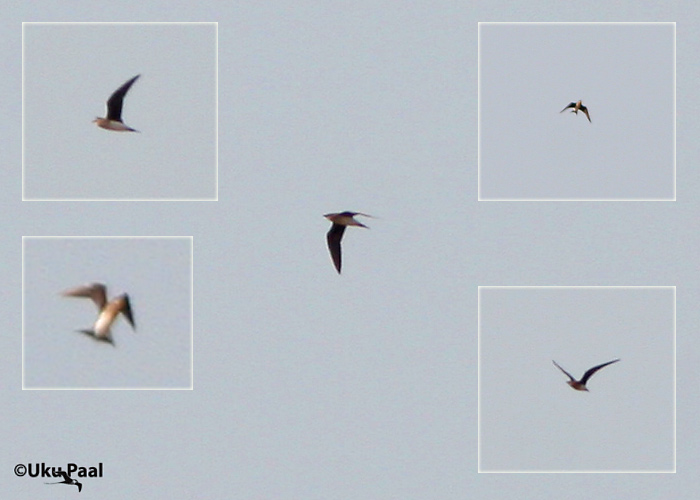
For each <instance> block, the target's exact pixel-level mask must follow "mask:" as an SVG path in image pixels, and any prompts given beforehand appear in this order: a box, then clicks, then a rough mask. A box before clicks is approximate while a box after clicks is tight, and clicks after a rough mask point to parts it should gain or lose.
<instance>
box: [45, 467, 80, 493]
mask: <svg viewBox="0 0 700 500" xmlns="http://www.w3.org/2000/svg"><path fill="white" fill-rule="evenodd" d="M61 475H62V476H63V481H59V482H57V483H44V484H74V485H76V486H77V487H78V493H80V492H81V491H82V490H83V483H80V482H78V481H77V480H76V479H73V478H71V477H70V476H69V475H68V473H67V472H65V471H61Z"/></svg>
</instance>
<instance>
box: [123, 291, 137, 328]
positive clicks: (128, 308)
mask: <svg viewBox="0 0 700 500" xmlns="http://www.w3.org/2000/svg"><path fill="white" fill-rule="evenodd" d="M122 314H123V315H124V317H125V318H126V320H127V321H128V322H129V324H130V325H131V328H133V329H134V331H136V323H134V313H133V312H132V311H131V303H130V302H129V296H128V295H127V294H124V307H123V309H122Z"/></svg>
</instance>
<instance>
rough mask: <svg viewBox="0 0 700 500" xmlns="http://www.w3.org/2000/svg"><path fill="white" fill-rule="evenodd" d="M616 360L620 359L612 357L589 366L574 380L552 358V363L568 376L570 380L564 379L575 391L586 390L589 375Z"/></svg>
mask: <svg viewBox="0 0 700 500" xmlns="http://www.w3.org/2000/svg"><path fill="white" fill-rule="evenodd" d="M618 361H620V360H619V359H613V360H612V361H608V362H607V363H603V364H602V365H598V366H594V367H593V368H591V369H590V370H588V371H587V372H586V373H584V374H583V377H581V380H576V379H575V378H574V377H572V376H571V374H570V373H569V372H567V371H566V370H564V369H563V368H562V367H561V366H559V365H558V364H557V362H556V361H554V360H552V363H554V364H555V366H556V367H557V368H559V369H560V370H561V371H563V372H564V374H565V375H566V376H567V377H569V379H570V380H567V381H566V383H567V384H569V385H570V386H571V387H573V388H574V389H576V390H577V391H588V389H586V382H588V379H589V378H591V376H592V375H593V374H594V373H595V372H597V371H598V370H600V369H601V368H603V367H606V366H608V365H611V364H613V363H617V362H618Z"/></svg>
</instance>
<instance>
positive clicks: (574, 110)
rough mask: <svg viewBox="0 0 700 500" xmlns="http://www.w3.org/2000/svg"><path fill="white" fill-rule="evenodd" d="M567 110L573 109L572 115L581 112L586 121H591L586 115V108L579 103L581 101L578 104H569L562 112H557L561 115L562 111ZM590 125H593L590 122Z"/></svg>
mask: <svg viewBox="0 0 700 500" xmlns="http://www.w3.org/2000/svg"><path fill="white" fill-rule="evenodd" d="M569 108H574V109H573V110H572V111H571V112H572V113H576V114H578V112H579V111H583V112H584V113H585V114H586V118H588V121H589V122H590V121H591V117H590V115H589V114H588V108H587V107H586V106H584V105H583V104H582V103H581V101H578V102H570V103H569V105H568V106H566V107H565V108H564V109H562V110H561V111H559V112H560V113H563V112H564V111H566V110H567V109H569ZM591 123H593V122H591Z"/></svg>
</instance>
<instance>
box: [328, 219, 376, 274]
mask: <svg viewBox="0 0 700 500" xmlns="http://www.w3.org/2000/svg"><path fill="white" fill-rule="evenodd" d="M356 215H361V216H363V217H372V216H371V215H367V214H363V213H360V212H340V213H338V214H326V215H324V217H325V218H326V219H328V220H329V221H331V222H332V223H333V225H332V226H331V229H330V231H328V234H327V235H326V240H327V241H328V250H329V251H330V252H331V258H332V259H333V264H334V265H335V269H336V270H337V271H338V274H340V263H341V257H340V255H341V253H340V240H342V239H343V233H344V232H345V228H346V227H347V226H358V227H364V228H367V229H369V228H368V227H367V226H365V225H364V224H362V223H361V222H358V221H356V220H355V219H354V217H355V216H356Z"/></svg>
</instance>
